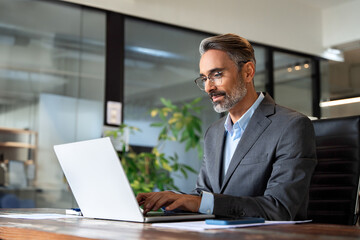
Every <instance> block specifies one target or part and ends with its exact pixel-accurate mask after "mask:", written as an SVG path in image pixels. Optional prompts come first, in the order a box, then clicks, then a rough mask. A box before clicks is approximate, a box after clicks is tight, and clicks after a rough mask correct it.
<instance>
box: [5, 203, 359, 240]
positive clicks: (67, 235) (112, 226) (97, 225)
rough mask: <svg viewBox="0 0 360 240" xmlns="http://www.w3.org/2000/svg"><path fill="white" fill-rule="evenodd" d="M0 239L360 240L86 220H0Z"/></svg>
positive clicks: (316, 227)
mask: <svg viewBox="0 0 360 240" xmlns="http://www.w3.org/2000/svg"><path fill="white" fill-rule="evenodd" d="M4 213H60V214H64V213H65V210H58V209H0V214H4ZM0 239H62V240H63V239H135V240H137V239H143V240H147V239H151V240H152V239H160V240H162V239H176V240H177V239H194V240H201V239H206V240H211V239H280V240H281V239H286V240H288V239H324V240H325V239H326V240H328V239H345V240H346V239H360V228H359V227H352V226H342V225H325V224H313V223H308V224H297V225H273V226H262V227H252V228H238V229H227V230H207V231H204V232H190V231H179V230H172V229H160V228H154V227H152V225H151V224H142V223H130V222H120V221H105V220H95V219H85V218H81V219H79V218H76V219H75V218H67V219H47V220H27V219H12V218H3V217H1V218H0Z"/></svg>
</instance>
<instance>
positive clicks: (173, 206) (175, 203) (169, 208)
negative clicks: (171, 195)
mask: <svg viewBox="0 0 360 240" xmlns="http://www.w3.org/2000/svg"><path fill="white" fill-rule="evenodd" d="M182 206H183V200H182V199H177V200H175V201H173V202H172V203H171V204H169V205H168V206H167V207H166V208H165V210H166V211H172V210H174V209H177V208H181V207H182ZM184 210H186V209H184Z"/></svg>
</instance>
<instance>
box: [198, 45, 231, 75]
mask: <svg viewBox="0 0 360 240" xmlns="http://www.w3.org/2000/svg"><path fill="white" fill-rule="evenodd" d="M231 65H234V63H233V61H232V60H231V59H230V58H229V56H228V55H227V53H225V52H224V51H220V50H208V51H207V52H205V53H204V54H203V55H202V56H201V58H200V62H199V69H200V73H201V74H208V73H209V72H211V71H213V69H223V68H226V67H229V66H231Z"/></svg>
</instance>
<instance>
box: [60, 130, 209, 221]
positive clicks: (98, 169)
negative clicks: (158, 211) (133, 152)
mask: <svg viewBox="0 0 360 240" xmlns="http://www.w3.org/2000/svg"><path fill="white" fill-rule="evenodd" d="M54 150H55V154H56V156H57V158H58V160H59V162H60V166H61V168H62V170H63V172H64V175H65V177H66V179H67V181H68V183H69V185H70V188H71V190H72V192H73V194H74V197H75V199H76V201H77V203H78V205H79V207H80V209H81V212H82V214H83V216H84V217H89V218H101V219H111V220H123V221H134V222H159V221H174V220H186V219H204V218H211V217H213V215H204V214H185V215H181V216H154V217H145V218H144V216H143V215H142V213H141V211H140V209H139V205H138V203H137V201H136V198H135V195H134V192H133V190H132V188H131V186H130V183H129V181H128V179H127V177H126V174H125V172H124V170H123V168H122V166H121V163H120V160H119V158H118V155H117V153H116V151H115V149H114V147H113V145H112V143H111V141H110V138H108V137H106V138H99V139H94V140H88V141H81V142H75V143H68V144H61V145H55V146H54Z"/></svg>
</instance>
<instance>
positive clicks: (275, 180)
mask: <svg viewBox="0 0 360 240" xmlns="http://www.w3.org/2000/svg"><path fill="white" fill-rule="evenodd" d="M224 122H225V117H224V118H222V119H220V120H218V121H217V122H215V123H213V124H212V125H211V126H210V127H209V129H208V130H207V132H206V133H205V140H204V159H203V163H202V167H201V169H200V173H199V177H198V181H197V185H196V189H195V190H194V193H198V194H199V193H200V192H201V191H208V192H212V193H213V194H214V210H213V213H214V214H215V215H220V216H232V217H238V216H252V217H263V218H265V219H267V220H294V219H296V220H297V219H306V216H307V205H308V196H309V193H308V192H309V184H310V180H311V177H312V173H313V170H314V168H315V166H316V152H315V137H314V129H313V126H312V123H311V121H310V120H309V118H308V117H306V116H304V115H302V114H300V113H298V112H295V111H293V110H290V109H287V108H285V107H281V106H279V105H276V104H275V102H274V100H273V99H272V98H271V97H270V96H269V95H268V94H266V95H265V98H264V100H263V101H262V102H261V104H260V105H259V107H258V108H257V109H256V110H255V112H254V114H253V116H252V118H251V119H250V122H249V124H248V126H247V128H246V129H245V132H244V133H243V136H242V138H241V140H240V142H239V144H238V146H237V148H236V150H235V152H234V155H233V158H232V160H231V163H230V165H229V168H228V171H227V173H226V175H225V178H224V181H223V182H220V181H221V180H220V179H221V176H220V174H221V168H222V155H223V145H224V137H225V129H224Z"/></svg>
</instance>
